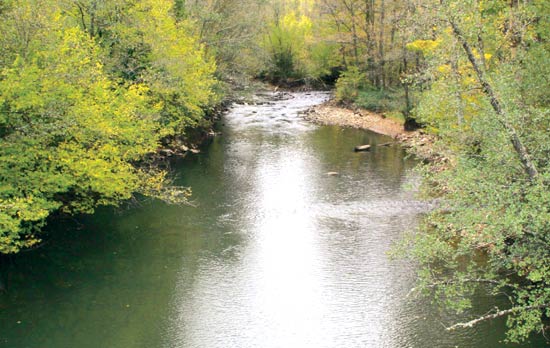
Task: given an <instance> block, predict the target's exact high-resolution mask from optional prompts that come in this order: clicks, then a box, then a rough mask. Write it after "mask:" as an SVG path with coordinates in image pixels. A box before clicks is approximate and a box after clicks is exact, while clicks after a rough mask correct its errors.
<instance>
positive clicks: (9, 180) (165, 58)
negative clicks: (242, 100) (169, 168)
mask: <svg viewBox="0 0 550 348" xmlns="http://www.w3.org/2000/svg"><path fill="white" fill-rule="evenodd" d="M63 5H64V4H63V3H61V4H51V3H42V2H40V1H31V0H20V1H14V6H13V7H12V8H10V9H6V8H4V7H3V8H2V12H0V17H1V19H2V21H1V23H2V24H1V26H2V29H6V31H5V32H6V35H4V36H3V37H2V38H1V39H0V40H1V41H2V46H1V47H2V48H1V49H2V59H1V60H0V64H1V65H0V206H1V207H2V209H1V210H0V253H16V252H18V251H20V250H21V249H23V248H28V247H32V246H33V245H35V244H36V243H38V242H39V239H40V238H39V231H40V228H41V227H42V226H43V224H44V222H45V219H46V218H47V217H48V216H49V215H50V214H51V213H52V212H55V211H58V210H61V211H63V212H66V213H71V214H76V213H91V212H93V211H94V209H95V208H96V207H97V206H99V205H118V204H119V203H120V202H122V201H124V200H126V199H128V198H130V197H131V196H132V195H133V194H134V193H136V192H140V193H142V194H146V195H149V196H155V197H159V198H161V199H164V200H166V201H169V202H182V201H185V200H186V198H187V197H188V191H187V190H185V189H182V188H168V187H167V186H166V184H165V182H166V179H165V178H166V173H164V172H162V171H160V170H157V169H155V167H154V166H151V165H150V164H147V165H146V166H145V162H144V159H145V157H146V156H147V155H148V154H151V153H152V152H155V151H156V150H157V148H158V146H159V142H160V140H161V139H162V138H164V137H166V136H169V135H174V134H176V133H178V134H180V133H182V132H183V131H184V130H185V129H186V128H187V127H190V126H196V125H197V124H198V123H199V122H200V119H201V117H202V115H203V109H204V108H206V107H208V106H209V105H210V103H212V102H213V101H214V100H215V95H214V93H213V88H214V86H215V83H216V82H215V80H214V78H213V73H214V70H215V65H214V64H213V63H212V62H211V61H210V60H209V59H207V58H206V56H205V54H204V51H203V50H202V48H201V46H200V45H199V44H198V43H197V41H196V39H195V38H194V37H193V36H192V35H190V34H189V32H190V31H191V30H190V28H189V26H190V24H189V23H185V22H176V20H175V18H174V17H173V16H172V8H171V2H170V1H147V0H143V1H140V2H124V1H120V2H118V3H106V2H105V3H103V2H96V1H92V2H90V3H88V4H87V3H86V2H82V3H79V6H81V7H80V10H81V11H78V12H76V11H75V8H74V7H70V6H72V5H71V4H68V5H67V6H69V7H68V8H65V7H63ZM117 11H124V16H122V15H121V13H119V12H117ZM113 13H118V14H119V15H121V16H111V15H112V14H113ZM76 14H78V15H77V16H76ZM91 18H93V23H95V24H94V26H93V27H92V26H91V25H90V20H91ZM16 23H17V25H15V24H16ZM140 163H142V164H144V166H143V167H140V166H139V164H140Z"/></svg>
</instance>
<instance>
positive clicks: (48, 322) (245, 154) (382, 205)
mask: <svg viewBox="0 0 550 348" xmlns="http://www.w3.org/2000/svg"><path fill="white" fill-rule="evenodd" d="M277 97H278V98H277ZM327 97H328V95H327V94H324V93H295V94H284V95H283V94H275V95H268V96H263V97H262V98H260V99H261V100H262V102H261V103H259V104H260V105H235V106H234V107H233V108H232V110H231V111H230V112H229V113H228V114H227V115H226V116H225V117H224V120H223V122H224V125H223V126H221V129H220V131H221V132H222V135H221V136H220V137H217V138H215V139H214V140H213V142H212V143H210V144H208V145H207V146H205V148H204V149H203V153H202V154H200V155H197V156H194V157H192V158H187V159H185V160H182V161H181V162H180V163H177V164H176V173H177V181H178V183H179V184H183V185H190V186H192V188H193V191H194V201H193V204H194V207H173V206H166V205H165V204H163V203H159V202H151V201H145V202H141V203H140V204H138V205H136V206H132V207H131V208H128V209H126V210H122V211H120V210H119V211H116V212H113V211H111V210H108V209H105V210H101V211H99V212H98V213H97V214H95V215H94V216H92V217H89V218H85V219H83V220H80V221H77V222H73V221H64V222H63V223H59V224H57V225H56V226H51V227H50V234H51V242H50V243H49V244H48V245H46V246H45V247H43V248H42V249H40V250H37V251H35V252H32V253H29V254H27V255H21V256H18V257H17V258H14V259H13V260H11V262H10V263H9V264H6V265H4V266H3V269H4V273H5V275H6V277H7V278H9V286H10V289H9V292H8V294H4V295H0V346H2V347H12V348H22V347H33V348H34V347H36V348H38V347H40V348H50V347H51V348H54V347H55V348H61V347H80V348H85V347H90V348H91V347H109V348H131V347H148V348H154V347H166V348H169V347H170V348H171V347H174V348H176V347H182V348H186V347H189V348H191V347H193V348H230V347H234V348H252V347H260V348H261V347H265V348H309V347H311V348H324V347H326V348H329V347H330V348H345V347H350V348H352V347H392V348H394V347H395V348H398V347H418V348H424V347H502V346H503V344H502V343H500V340H502V339H503V322H501V321H499V322H495V323H490V324H485V325H481V326H479V327H478V328H475V329H473V330H468V331H459V332H455V333H447V332H446V331H445V327H446V326H448V325H450V324H452V323H453V322H455V321H457V320H464V319H465V318H468V315H469V313H466V314H465V317H463V318H461V317H455V316H453V315H451V314H449V313H447V314H444V313H440V312H439V311H437V310H436V309H435V308H434V307H432V306H431V305H430V304H429V303H428V302H426V301H424V300H420V299H418V298H414V297H413V298H411V297H409V298H408V297H407V294H408V293H409V291H410V289H411V288H412V287H414V277H415V268H414V265H411V264H409V263H407V262H405V261H390V259H389V258H388V256H387V252H388V250H389V249H390V247H391V245H392V243H393V242H395V241H397V240H398V239H399V238H400V237H401V236H402V235H403V233H404V232H406V231H412V230H414V228H415V226H416V224H417V222H418V219H419V217H420V214H422V213H424V212H426V211H427V210H429V208H430V205H429V204H427V203H425V202H421V201H418V200H417V199H415V197H414V187H415V186H416V185H417V180H418V178H417V177H416V175H415V174H414V173H413V171H412V170H411V169H412V168H413V167H414V165H415V163H414V161H413V160H411V159H407V158H406V157H405V153H404V151H403V150H402V149H401V148H400V147H398V146H390V147H373V150H372V151H371V152H368V153H354V152H353V147H354V146H355V145H359V144H372V145H376V144H377V143H383V142H388V141H389V140H390V139H388V138H386V137H383V136H379V135H375V134H373V133H369V132H364V131H359V130H352V129H340V128H338V127H320V126H315V125H312V124H309V123H307V122H305V121H304V120H303V119H302V118H301V117H300V116H299V112H301V111H304V110H305V109H307V108H308V107H310V106H312V105H315V104H318V103H320V102H322V101H324V100H325V99H326V98H327ZM329 172H337V173H338V175H328V174H327V173H329ZM473 300H474V303H476V305H477V307H478V312H482V311H483V310H484V309H489V308H490V307H491V306H492V305H494V303H493V302H490V301H489V299H488V298H486V297H484V296H482V295H479V296H478V297H476V298H474V299H473ZM525 346H526V347H530V346H532V347H541V346H542V341H538V342H532V343H528V344H526V345H525Z"/></svg>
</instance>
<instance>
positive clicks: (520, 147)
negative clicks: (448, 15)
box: [449, 19, 539, 181]
mask: <svg viewBox="0 0 550 348" xmlns="http://www.w3.org/2000/svg"><path fill="white" fill-rule="evenodd" d="M449 22H450V24H451V27H452V29H453V34H454V36H455V37H456V38H457V40H458V42H460V44H461V45H462V48H464V51H465V52H466V55H467V56H468V60H469V61H470V64H471V65H472V68H473V69H474V71H475V73H476V76H477V79H478V81H479V83H480V84H481V87H482V89H483V92H484V93H485V95H487V97H489V100H490V102H491V106H492V108H493V110H494V111H495V113H496V114H497V116H498V122H499V123H500V124H501V125H502V126H503V128H504V129H505V130H506V133H507V134H508V137H509V139H510V142H511V143H512V146H513V147H514V150H515V152H516V153H517V154H518V156H519V159H520V161H521V163H522V165H523V167H524V169H525V172H526V173H527V175H528V176H529V179H530V180H531V181H536V180H537V179H538V177H539V173H538V170H537V168H536V166H535V164H534V163H533V161H532V160H531V156H530V155H529V152H528V151H527V148H526V147H525V145H524V144H523V143H522V141H521V139H520V138H519V135H518V133H517V131H516V129H515V128H514V126H513V125H512V124H510V123H509V122H508V121H507V115H506V113H505V111H504V109H503V108H502V104H501V102H500V100H499V98H498V97H497V95H496V93H495V91H494V89H493V87H492V86H491V84H490V83H489V81H488V80H487V78H486V77H485V73H484V71H483V70H482V67H481V64H480V63H479V62H478V60H477V59H476V57H475V55H474V53H473V51H472V47H471V46H470V44H469V43H468V41H466V38H465V37H464V35H463V34H462V31H461V30H460V28H459V27H458V25H457V24H456V23H455V22H454V21H453V20H452V19H449Z"/></svg>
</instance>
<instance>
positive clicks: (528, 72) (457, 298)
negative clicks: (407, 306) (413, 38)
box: [411, 1, 550, 342]
mask: <svg viewBox="0 0 550 348" xmlns="http://www.w3.org/2000/svg"><path fill="white" fill-rule="evenodd" d="M472 5H473V4H470V2H469V1H456V2H450V3H448V4H445V5H438V6H436V7H435V9H437V12H436V13H434V17H433V18H435V20H439V19H441V17H442V16H443V18H444V19H446V20H447V22H446V23H449V22H448V21H449V19H450V20H451V21H452V22H454V24H455V25H457V26H458V27H459V29H460V30H461V31H462V33H463V34H461V35H462V38H463V39H465V40H467V41H466V42H467V43H469V44H470V45H471V47H474V48H475V50H472V51H473V54H474V56H475V59H476V64H478V67H477V68H478V69H479V70H480V71H481V73H482V74H484V76H485V78H486V80H487V81H488V82H487V83H488V84H490V86H491V88H493V90H494V91H495V94H496V97H495V98H498V101H499V102H500V104H501V106H502V111H501V112H500V113H499V112H496V110H495V106H494V103H495V102H494V101H493V103H491V99H490V95H489V93H488V92H487V90H486V89H483V88H482V86H480V82H479V79H478V76H477V75H478V74H477V72H476V71H475V70H474V69H473V67H474V66H473V64H472V63H471V61H470V59H469V58H468V57H467V56H466V54H465V50H464V47H463V44H462V43H461V42H459V41H458V40H459V39H460V37H459V36H458V34H457V33H456V31H454V32H453V31H452V30H451V29H450V28H447V27H442V28H440V29H439V31H437V35H438V40H440V41H441V44H440V45H438V46H437V47H430V50H431V52H430V58H429V63H430V65H429V66H430V71H428V72H427V75H429V76H430V80H431V85H430V87H429V89H428V90H426V91H424V93H423V94H422V98H421V101H420V103H419V106H418V107H417V109H416V110H415V112H416V114H417V115H418V117H419V118H420V119H421V120H423V121H424V122H425V123H427V124H429V125H430V127H431V129H432V130H434V131H436V132H437V133H438V134H439V135H440V137H441V142H442V143H444V144H445V146H446V147H447V148H449V149H451V150H452V151H453V158H451V161H450V163H449V165H448V167H449V168H447V170H444V171H441V170H440V164H437V165H435V166H434V167H433V168H431V169H436V170H430V168H428V169H427V170H426V172H425V177H426V184H425V189H426V192H427V194H429V195H434V196H438V197H441V198H443V202H444V203H443V204H442V207H441V208H440V209H438V210H437V211H435V212H434V213H433V214H431V215H430V216H429V217H428V218H427V219H426V221H425V225H424V228H423V231H422V232H421V233H418V234H417V235H416V236H415V237H414V238H413V239H414V249H412V251H411V253H412V254H413V255H414V258H415V259H416V260H417V261H419V262H420V264H421V265H422V266H423V268H422V271H421V272H420V277H421V280H422V282H423V285H424V288H425V289H430V290H432V291H433V292H434V293H435V296H436V298H437V299H438V300H441V303H442V304H444V305H446V306H448V307H451V308H454V309H457V310H464V309H467V308H469V307H470V306H471V304H470V303H469V301H467V299H468V296H469V295H470V294H472V293H473V292H474V291H476V289H479V288H480V287H483V288H485V289H487V288H488V289H489V291H490V292H491V293H494V294H502V293H505V294H506V295H507V298H508V300H509V302H510V304H509V305H510V308H512V309H513V310H512V311H511V312H505V314H507V315H508V325H509V328H510V330H509V331H508V339H509V340H510V341H514V342H516V341H522V340H525V339H527V338H528V337H529V335H530V334H532V333H533V332H540V331H541V330H542V329H543V328H544V327H545V318H547V316H548V314H550V312H549V308H550V264H549V263H548V260H550V249H549V248H548V245H549V243H550V194H549V192H550V190H549V187H548V184H549V183H550V181H549V179H550V161H549V159H550V151H549V150H550V148H549V144H550V132H549V131H548V130H549V129H550V117H549V116H550V99H549V97H550V93H549V91H548V88H546V87H547V84H548V83H547V80H546V78H545V77H544V76H546V74H545V71H546V70H547V64H546V63H545V62H547V60H548V57H550V46H549V44H548V41H544V40H541V39H540V38H541V37H542V35H547V29H548V28H547V27H546V25H547V24H546V23H545V21H538V20H537V18H546V17H547V16H548V15H549V14H550V12H549V10H550V9H549V7H548V6H541V3H540V2H534V3H526V4H522V5H518V6H517V7H512V8H510V7H508V6H507V5H506V4H504V3H503V2H498V1H486V2H485V1H484V2H482V3H481V2H478V3H477V5H479V6H480V7H478V6H477V5H476V6H472ZM512 21H515V22H512ZM438 23H441V22H438ZM522 23H523V24H526V23H530V25H523V24H522ZM512 25H516V26H515V27H513V28H511V27H510V26H512ZM503 26H508V30H505V31H503V30H502V28H503ZM543 33H544V34H543ZM431 34H434V33H433V32H432V33H431ZM482 43H485V44H484V45H481V44H482ZM497 56H498V58H495V57H497ZM510 129H513V130H515V131H516V132H517V134H518V141H520V142H521V143H522V144H523V145H524V147H525V149H526V150H527V151H528V155H529V158H530V159H531V160H532V162H533V163H534V165H535V166H536V169H537V170H538V173H539V175H538V176H536V177H534V178H533V177H532V176H531V175H530V174H529V173H528V172H527V171H526V169H525V165H524V163H522V161H521V160H520V153H519V152H518V150H517V147H516V146H513V145H514V144H513V143H512V140H513V138H512V137H511V135H510ZM501 309H503V308H501ZM482 314H483V313H480V314H479V315H480V316H481V315H482Z"/></svg>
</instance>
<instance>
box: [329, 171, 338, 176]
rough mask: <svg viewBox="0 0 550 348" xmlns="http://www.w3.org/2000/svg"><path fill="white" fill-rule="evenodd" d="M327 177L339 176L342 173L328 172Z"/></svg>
mask: <svg viewBox="0 0 550 348" xmlns="http://www.w3.org/2000/svg"><path fill="white" fill-rule="evenodd" d="M327 175H328V176H338V175H340V173H338V172H328V173H327Z"/></svg>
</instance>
